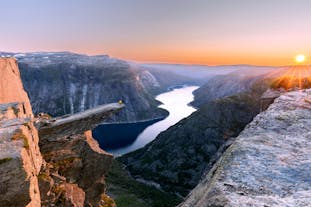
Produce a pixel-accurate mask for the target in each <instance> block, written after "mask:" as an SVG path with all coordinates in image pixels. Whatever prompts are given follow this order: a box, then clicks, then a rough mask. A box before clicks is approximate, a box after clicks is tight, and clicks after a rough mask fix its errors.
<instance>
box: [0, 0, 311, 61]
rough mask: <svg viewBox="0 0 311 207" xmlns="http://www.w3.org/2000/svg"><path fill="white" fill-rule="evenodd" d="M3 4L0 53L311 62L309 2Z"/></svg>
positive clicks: (51, 0) (73, 0) (14, 0)
mask: <svg viewBox="0 0 311 207" xmlns="http://www.w3.org/2000/svg"><path fill="white" fill-rule="evenodd" d="M0 3H1V12H0V28H1V32H0V51H6V52H34V51H72V52H77V53H83V54H90V55H94V54H108V55H110V56H112V57H118V58H121V59H127V60H134V61H138V62H162V63H187V64H207V65H231V64H252V65H288V64H292V63H293V60H294V56H295V55H297V54H305V55H306V56H307V57H308V56H309V55H310V59H311V12H310V8H311V1H310V0H27V1H26V0H22V1H21V0H10V1H7V0H0ZM307 61H309V60H308V59H307Z"/></svg>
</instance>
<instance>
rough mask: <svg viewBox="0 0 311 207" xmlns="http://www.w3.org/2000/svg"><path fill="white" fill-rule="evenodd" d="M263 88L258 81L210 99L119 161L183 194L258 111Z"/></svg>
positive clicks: (145, 177)
mask: <svg viewBox="0 0 311 207" xmlns="http://www.w3.org/2000/svg"><path fill="white" fill-rule="evenodd" d="M267 88H268V84H267V83H265V82H264V81H259V82H256V83H254V84H253V86H252V87H251V89H250V90H249V91H248V92H245V93H239V94H236V95H234V96H230V97H225V98H222V99H216V100H214V101H211V102H209V103H207V104H205V105H204V106H202V107H201V108H200V109H199V110H198V111H197V112H195V113H193V114H192V115H191V116H190V117H188V118H186V119H184V120H182V121H180V122H179V123H177V124H176V125H174V126H172V127H170V128H169V129H168V130H166V131H165V132H162V133H161V134H160V135H159V136H158V137H157V138H156V139H155V140H154V141H153V142H151V143H150V144H148V145H146V146H145V147H144V148H142V149H140V150H137V151H135V152H132V153H129V154H127V155H125V156H122V157H121V158H120V161H121V162H123V163H124V164H125V165H126V166H127V169H128V170H129V171H130V173H131V174H132V175H133V176H135V177H137V178H143V179H146V180H149V181H153V182H156V183H158V184H160V185H161V187H162V188H163V189H164V190H166V191H169V192H177V193H180V194H181V195H183V196H185V195H186V194H187V193H188V192H189V191H190V190H191V189H192V188H193V187H195V186H196V185H197V183H198V182H199V180H200V178H201V176H202V174H203V173H204V172H205V171H207V170H208V169H209V168H210V167H211V164H210V161H212V160H213V159H216V157H215V155H217V151H218V150H224V149H222V147H223V144H225V143H226V142H227V141H228V140H229V139H230V138H231V137H235V136H237V135H238V134H239V133H240V132H241V131H242V130H243V128H244V127H245V126H246V125H247V124H248V123H249V122H250V121H251V120H252V119H253V117H254V116H255V115H256V114H258V113H259V112H260V96H261V94H262V93H263V92H264V91H265V90H266V89H267Z"/></svg>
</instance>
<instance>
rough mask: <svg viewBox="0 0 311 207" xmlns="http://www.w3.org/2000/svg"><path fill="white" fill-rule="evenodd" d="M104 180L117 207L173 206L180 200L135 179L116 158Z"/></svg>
mask: <svg viewBox="0 0 311 207" xmlns="http://www.w3.org/2000/svg"><path fill="white" fill-rule="evenodd" d="M106 182H107V192H108V194H110V195H111V197H112V198H113V199H114V200H115V202H116V204H117V206H118V207H173V206H176V205H177V204H179V203H180V202H181V201H182V200H181V198H179V197H177V196H176V195H175V194H171V193H167V192H163V191H161V190H159V189H157V188H155V187H153V186H148V185H145V184H143V183H140V182H138V181H136V180H135V179H133V178H132V177H130V176H129V174H128V172H127V171H126V170H125V169H124V168H123V166H122V164H121V163H119V162H118V161H116V160H114V161H113V164H112V167H111V169H110V171H109V173H108V175H107V178H106Z"/></svg>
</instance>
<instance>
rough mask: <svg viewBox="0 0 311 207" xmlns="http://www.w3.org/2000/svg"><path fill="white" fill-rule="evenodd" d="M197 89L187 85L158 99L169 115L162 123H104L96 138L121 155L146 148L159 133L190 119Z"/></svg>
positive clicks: (107, 148) (106, 147)
mask: <svg viewBox="0 0 311 207" xmlns="http://www.w3.org/2000/svg"><path fill="white" fill-rule="evenodd" d="M197 88H198V87H197V86H186V87H183V88H177V89H174V90H172V91H169V92H165V93H162V94H159V95H158V96H156V100H158V101H160V102H161V103H162V104H161V105H160V106H159V108H163V109H166V110H167V111H168V112H169V115H168V116H167V117H166V118H165V119H162V120H159V119H158V120H151V121H144V122H136V123H118V124H110V123H108V124H102V125H99V126H98V127H97V128H96V129H94V130H93V137H94V138H95V139H96V140H97V141H98V143H99V145H100V147H101V148H102V149H104V150H105V151H107V152H109V153H112V154H114V155H115V156H119V155H122V154H126V153H129V152H132V151H134V150H137V149H139V148H141V147H144V146H145V145H146V144H148V143H149V142H151V141H152V140H154V139H155V138H156V137H157V135H158V134H160V133H161V132H163V131H165V130H166V129H168V128H169V127H170V126H172V125H174V124H176V123H177V122H179V121H180V120H182V119H183V118H186V117H188V116H189V115H190V114H192V113H193V112H194V111H196V109H195V108H193V107H192V106H189V105H188V104H189V103H190V102H191V101H193V98H194V97H193V94H192V92H193V91H194V90H196V89H197Z"/></svg>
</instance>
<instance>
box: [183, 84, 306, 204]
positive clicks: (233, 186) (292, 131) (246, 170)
mask: <svg viewBox="0 0 311 207" xmlns="http://www.w3.org/2000/svg"><path fill="white" fill-rule="evenodd" d="M310 129H311V89H307V90H301V91H295V92H289V93H286V94H283V95H281V96H280V97H279V98H277V99H276V100H275V101H274V103H273V104H272V105H270V106H269V108H268V109H267V110H266V111H264V112H262V113H260V114H259V115H257V116H256V117H255V119H254V120H253V121H252V122H251V123H250V124H249V125H248V126H247V127H246V128H245V129H244V131H243V132H242V133H241V134H240V135H239V136H238V137H237V138H236V141H235V142H234V143H233V144H232V145H231V146H230V147H229V148H228V150H227V151H226V152H225V153H224V154H223V156H222V158H221V159H220V160H219V161H218V162H217V163H216V164H215V165H214V167H213V169H212V170H211V171H210V172H209V174H208V175H207V176H206V177H205V178H203V180H202V181H201V182H200V183H199V185H198V186H197V187H196V188H195V189H194V190H192V192H191V193H190V194H189V195H188V197H187V198H186V200H185V201H184V202H183V203H182V204H181V205H180V207H190V206H195V207H207V206H232V207H234V206H240V207H243V206H245V207H246V206H255V207H256V206H258V207H259V206H261V207H262V206H269V207H274V206H275V207H276V206H296V207H300V206H301V207H302V206H303V207H306V206H311V197H310V195H311V179H310V169H311V157H310V154H311V142H310V141H311V132H310Z"/></svg>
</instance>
